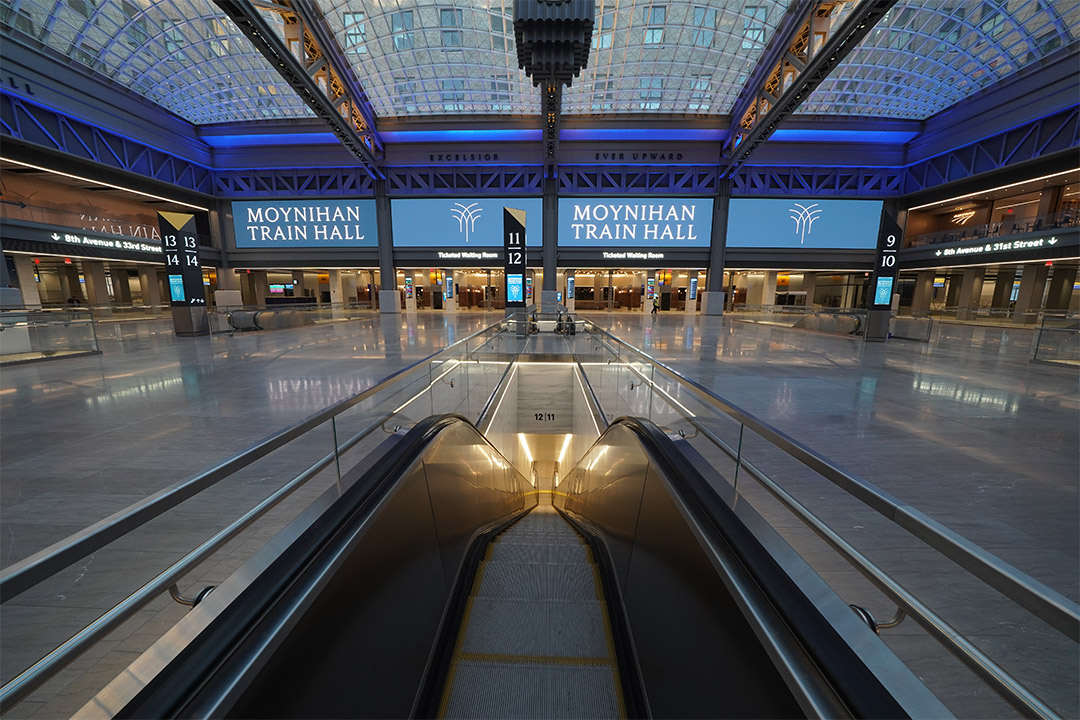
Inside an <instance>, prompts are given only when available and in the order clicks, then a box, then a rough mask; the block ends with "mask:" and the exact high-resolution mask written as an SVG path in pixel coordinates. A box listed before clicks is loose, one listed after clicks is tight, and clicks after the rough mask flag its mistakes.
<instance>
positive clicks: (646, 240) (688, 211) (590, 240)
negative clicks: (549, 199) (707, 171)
mask: <svg viewBox="0 0 1080 720" xmlns="http://www.w3.org/2000/svg"><path fill="white" fill-rule="evenodd" d="M712 210H713V201H712V198H627V197H618V198H560V199H559V245H560V246H561V247H620V248H629V247H634V248H640V247H708V246H709V237H710V233H711V232H712Z"/></svg>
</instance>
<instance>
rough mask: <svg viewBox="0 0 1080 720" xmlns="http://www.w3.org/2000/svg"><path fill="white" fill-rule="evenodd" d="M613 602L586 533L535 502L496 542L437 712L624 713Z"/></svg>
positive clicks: (484, 566) (472, 601)
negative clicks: (609, 604) (610, 612)
mask: <svg viewBox="0 0 1080 720" xmlns="http://www.w3.org/2000/svg"><path fill="white" fill-rule="evenodd" d="M617 675H618V669H617V667H616V664H615V660H614V649H613V646H612V640H611V632H610V629H609V626H608V618H607V608H606V606H605V605H604V602H603V590H602V588H601V585H600V579H599V577H598V575H597V571H596V566H595V564H594V563H593V561H592V555H591V553H590V551H589V549H588V546H587V545H586V544H585V542H584V540H583V539H582V538H581V536H579V535H578V534H577V532H576V531H575V530H574V529H573V528H572V527H571V526H570V525H569V523H567V522H566V521H565V520H563V519H562V517H561V516H560V515H558V514H557V513H556V512H555V511H554V509H552V508H551V507H550V506H546V507H545V506H542V505H541V506H537V508H535V509H534V510H533V512H531V513H529V514H528V515H526V516H525V517H524V518H522V519H521V520H519V521H518V522H517V523H515V524H514V525H512V526H511V527H510V528H509V529H507V530H506V531H505V532H503V533H502V534H501V535H500V536H499V537H498V538H496V539H495V541H494V542H493V543H492V544H491V545H490V546H489V548H488V552H487V555H486V557H485V559H484V561H483V562H482V563H481V564H480V567H479V569H478V570H477V574H476V578H475V579H474V581H473V586H472V592H471V593H470V596H469V600H468V605H467V607H466V610H465V615H464V617H463V619H462V624H461V630H460V632H459V635H458V640H457V645H456V648H455V652H454V658H453V660H452V663H451V668H450V673H449V677H447V680H446V686H445V689H444V693H443V700H442V707H441V708H440V712H439V716H440V717H451V718H458V717H469V718H489V717H490V718H495V717H500V718H501V717H512V718H523V717H545V718H546V717H550V718H609V717H620V716H621V715H622V709H623V705H622V702H621V698H620V696H619V680H618V677H617Z"/></svg>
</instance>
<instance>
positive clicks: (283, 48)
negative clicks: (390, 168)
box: [214, 0, 384, 178]
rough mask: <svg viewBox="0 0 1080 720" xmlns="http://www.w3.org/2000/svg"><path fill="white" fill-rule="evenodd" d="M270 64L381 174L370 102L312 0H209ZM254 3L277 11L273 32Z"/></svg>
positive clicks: (374, 174)
mask: <svg viewBox="0 0 1080 720" xmlns="http://www.w3.org/2000/svg"><path fill="white" fill-rule="evenodd" d="M214 2H215V4H216V5H217V6H218V7H219V8H221V10H222V11H223V12H224V13H225V14H226V15H228V16H229V18H230V19H231V20H232V21H233V22H234V23H236V26H237V27H238V28H240V30H241V32H243V33H244V35H245V36H247V38H248V39H249V40H250V41H251V42H252V44H253V45H255V47H256V48H258V50H259V52H261V53H262V54H263V56H265V57H266V59H267V60H269V61H270V65H271V66H272V67H273V68H274V69H275V70H276V71H277V72H278V73H279V74H280V75H281V77H282V78H284V79H285V81H286V82H287V83H289V85H290V87H292V88H293V90H295V91H296V93H297V94H298V95H299V96H300V97H301V98H302V99H303V101H304V102H305V103H307V105H308V107H310V108H311V109H312V110H313V111H314V112H315V114H316V115H317V116H318V117H319V118H320V119H321V120H322V121H323V122H325V123H326V125H327V126H328V127H329V128H330V130H331V131H332V132H333V133H334V135H336V136H337V138H338V140H340V141H341V143H342V144H343V145H344V146H345V147H346V149H348V150H349V151H350V152H351V153H352V154H353V156H354V157H356V159H357V160H359V161H360V163H361V165H362V166H363V167H364V169H365V170H366V171H367V172H368V173H369V174H370V175H371V176H372V177H375V178H383V177H384V174H383V172H382V170H381V169H380V168H379V166H380V164H381V161H382V155H383V146H382V141H381V140H380V139H379V135H378V132H377V131H376V129H375V115H374V113H373V112H372V111H371V103H370V101H369V100H368V97H367V95H366V94H365V93H364V91H363V89H362V88H361V87H360V84H359V82H357V80H356V78H355V77H354V76H353V74H352V70H351V69H350V67H349V64H348V63H347V62H346V61H345V60H344V56H343V54H342V53H341V50H340V49H339V48H338V47H337V44H336V42H335V40H334V38H333V34H332V33H331V32H330V30H329V28H328V27H327V26H326V22H325V20H324V19H323V18H322V14H321V13H320V12H319V10H318V7H317V6H316V5H315V3H311V2H306V1H304V0H262V1H261V2H258V3H257V4H256V3H249V2H245V1H244V0H214ZM259 8H262V9H263V10H267V11H271V12H275V13H277V14H279V15H280V16H281V18H282V20H283V22H284V28H285V33H284V34H285V37H284V39H283V38H281V37H279V36H278V34H277V33H276V32H275V31H274V29H273V28H272V27H271V26H270V24H269V23H268V22H267V21H266V19H265V18H264V17H263V16H262V15H261V14H260V12H259Z"/></svg>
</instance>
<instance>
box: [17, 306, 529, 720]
mask: <svg viewBox="0 0 1080 720" xmlns="http://www.w3.org/2000/svg"><path fill="white" fill-rule="evenodd" d="M5 332H6V330H5ZM505 334H506V333H505V332H504V331H503V330H502V328H501V327H500V326H499V325H496V326H492V327H491V328H488V329H487V330H485V331H482V332H480V333H478V334H477V335H476V336H473V337H470V338H468V339H466V340H464V341H461V342H459V343H457V344H455V345H453V346H451V347H449V348H447V349H446V350H444V351H442V352H440V353H437V354H436V355H435V356H433V357H432V358H429V359H428V360H426V361H424V362H422V363H420V364H418V365H415V366H412V367H410V368H407V369H405V370H403V371H401V372H399V373H398V374H396V375H395V376H392V377H391V378H390V379H388V380H386V381H384V382H383V383H380V384H378V385H376V386H374V387H372V388H369V389H362V392H360V393H358V394H356V395H354V396H352V397H350V398H347V399H346V400H343V401H341V402H339V403H338V404H337V405H335V406H332V407H330V408H328V409H326V410H324V411H321V412H320V413H317V414H316V415H314V416H312V417H310V418H308V419H307V420H305V421H302V422H300V423H297V424H296V425H294V426H293V427H292V428H289V429H286V430H283V431H281V432H279V433H277V434H275V435H274V436H272V437H271V438H268V439H267V440H265V441H263V442H262V443H260V444H259V445H256V446H254V447H253V448H250V449H249V450H247V451H245V452H244V453H241V454H238V455H236V456H233V457H232V458H230V459H229V460H228V461H224V462H223V463H222V464H221V465H219V466H217V467H215V468H211V469H208V470H207V471H204V472H202V473H200V474H198V475H196V476H192V477H191V478H188V479H186V480H185V481H183V482H181V483H178V484H177V485H175V486H173V487H172V488H170V489H168V490H166V491H160V492H157V493H156V494H155V495H152V496H151V497H149V498H146V497H139V496H138V495H133V496H116V498H115V499H116V504H115V506H108V507H106V506H102V507H99V508H87V511H86V517H85V520H86V522H87V523H88V524H89V523H94V522H96V521H98V520H101V519H104V518H105V517H106V516H109V515H110V514H111V513H117V515H116V516H114V517H113V520H112V521H111V525H112V526H114V527H116V528H118V533H119V534H122V537H119V538H118V539H117V538H112V539H110V538H111V537H112V536H111V535H110V537H104V536H102V535H100V534H95V532H94V530H92V529H88V530H86V531H78V532H76V531H77V530H78V529H77V528H56V529H55V530H56V532H55V535H56V537H55V538H54V539H52V540H48V539H47V540H46V541H45V542H57V543H62V545H63V546H66V547H73V548H78V554H77V555H76V557H81V559H77V560H75V561H74V562H73V563H70V564H69V561H66V560H63V559H62V558H59V557H58V556H55V555H52V554H51V552H49V551H47V552H45V553H43V555H51V556H52V557H54V558H55V559H53V560H46V561H44V564H43V565H42V566H41V567H40V568H38V567H36V566H32V565H31V566H27V565H25V564H24V563H20V562H19V561H20V559H19V558H11V559H10V560H11V561H13V563H14V565H11V566H9V567H8V569H7V573H6V574H5V576H4V580H5V582H7V583H9V584H7V585H5V588H4V589H5V602H4V605H3V612H4V617H5V628H6V629H5V632H4V633H3V634H2V636H0V679H2V681H3V682H4V683H5V687H4V689H3V692H2V693H0V698H2V702H3V706H4V708H5V709H4V712H5V715H7V714H8V709H9V708H10V707H11V706H12V705H13V704H15V708H16V709H15V711H14V712H15V715H12V717H14V716H16V715H17V714H18V713H19V712H20V710H19V708H20V707H25V708H30V709H32V710H36V709H37V708H40V707H47V708H48V710H47V714H48V715H50V716H52V715H57V716H59V715H64V714H71V713H72V712H74V711H75V710H77V709H78V708H79V707H80V706H81V705H82V704H83V703H84V702H85V701H86V700H88V699H89V698H90V697H91V696H92V695H93V694H94V693H95V692H97V690H99V689H100V686H101V684H103V683H104V682H107V681H108V680H109V679H111V678H112V677H113V676H115V674H116V673H117V672H119V671H120V670H122V669H123V668H124V667H126V665H127V664H128V663H130V662H131V660H132V659H133V658H134V654H135V653H140V652H142V651H143V650H144V649H146V648H147V647H149V646H150V644H151V643H153V642H154V641H155V640H156V639H157V638H158V637H160V635H161V634H163V633H164V632H165V631H167V630H168V628H169V627H171V626H172V624H173V623H174V622H175V621H176V620H177V619H178V618H179V617H181V616H182V615H183V613H184V612H186V609H185V607H184V606H183V605H181V604H178V603H176V602H174V601H173V600H171V599H169V597H168V594H167V590H168V586H169V585H170V584H171V583H172V582H173V581H174V580H175V581H178V584H179V592H180V594H181V595H183V596H187V597H188V598H190V597H193V596H195V595H197V594H198V592H199V591H200V590H201V589H202V588H204V587H207V586H209V585H213V584H216V583H219V582H221V581H222V580H223V579H224V578H225V577H227V576H228V575H229V574H231V573H232V572H233V571H234V570H235V569H236V568H238V567H240V565H242V564H243V563H244V562H246V561H247V559H249V558H250V557H251V556H252V554H253V553H254V552H256V551H258V550H259V549H260V548H262V547H263V546H265V544H266V543H267V542H268V541H269V540H270V539H271V538H273V537H274V536H275V535H276V534H277V532H279V531H280V530H281V529H282V528H283V527H284V526H285V525H286V524H288V523H289V522H291V521H292V520H293V519H294V518H296V517H297V516H298V515H299V514H300V513H302V512H303V510H304V509H305V508H307V507H308V506H309V505H310V503H311V502H312V500H314V499H315V498H317V497H319V496H320V495H321V494H323V493H324V492H327V491H330V492H337V490H338V489H339V486H340V483H341V482H342V479H343V478H344V479H345V481H348V480H349V479H350V478H351V477H354V476H355V475H356V473H359V472H360V471H361V470H363V469H366V468H365V467H364V466H363V461H364V459H365V458H366V457H367V455H368V453H369V452H370V451H371V450H373V449H375V448H376V447H378V446H379V445H380V444H381V443H383V442H384V441H386V440H387V439H388V438H389V437H390V433H394V432H400V431H402V430H405V429H408V428H409V427H411V426H412V425H414V424H415V423H416V422H417V421H419V420H420V419H422V418H425V417H428V416H429V415H431V414H433V413H438V412H440V411H441V410H442V409H443V408H457V409H458V410H460V409H461V408H462V389H463V387H464V388H465V389H466V390H467V389H468V385H467V384H465V385H464V386H463V384H462V383H461V382H459V380H463V379H464V377H465V375H466V374H467V373H468V372H469V371H468V366H469V364H470V363H468V362H466V360H467V359H468V358H470V357H472V356H473V351H474V350H476V348H477V347H479V346H491V347H495V348H498V349H499V351H498V353H495V354H496V355H497V356H498V357H499V358H500V361H499V362H498V363H496V362H494V360H493V361H492V364H491V366H490V367H485V366H483V365H478V367H479V368H480V369H479V370H478V371H477V372H478V373H480V374H479V375H478V376H477V377H478V378H482V380H483V382H481V383H480V384H481V385H483V386H485V387H486V386H487V385H491V386H492V387H493V386H494V384H495V383H497V382H498V377H501V373H502V371H504V370H505V369H506V367H508V366H509V364H510V361H511V360H512V358H513V355H509V354H508V353H509V352H510V351H513V350H515V349H518V348H520V347H521V345H522V343H523V342H524V338H521V339H517V338H515V339H513V340H510V341H508V340H507V338H505V337H500V336H501V335H505ZM493 377H494V378H495V380H494V381H491V380H489V378H493ZM451 378H453V379H454V386H453V387H451V386H450V383H449V382H446V381H447V380H449V379H451ZM295 391H296V392H302V391H303V388H296V389H295ZM482 406H483V400H477V399H470V402H469V403H468V404H466V406H465V409H466V410H468V412H467V413H462V414H465V415H466V416H471V417H473V418H474V419H475V416H476V415H478V414H479V412H480V411H481V410H482ZM473 432H474V434H475V431H473ZM205 442H209V443H213V442H214V439H213V438H207V439H206V441H205ZM163 447H164V448H165V449H164V450H163V452H165V453H166V454H167V453H169V452H175V453H189V452H200V451H202V450H204V449H205V444H204V445H202V446H200V447H198V448H191V447H175V448H174V447H169V446H168V444H167V443H165V444H164V445H163ZM223 449H224V450H227V449H225V448H223ZM479 452H480V450H479V449H477V450H474V454H475V453H479ZM492 452H493V451H492ZM474 460H475V462H473V466H474V467H477V468H479V467H482V468H484V471H483V473H484V474H477V475H476V478H475V482H478V483H482V484H484V486H485V487H487V488H488V492H489V493H491V496H492V497H498V498H502V497H503V496H504V495H505V494H506V493H511V492H517V491H518V490H520V489H521V484H520V480H519V479H518V478H516V477H515V476H514V475H513V472H512V469H508V467H506V466H505V463H504V462H503V463H502V464H499V463H495V464H492V462H489V460H488V459H487V458H484V459H483V460H484V461H483V462H482V463H481V462H480V460H479V459H476V458H474ZM162 462H168V458H167V457H166V456H163V457H162ZM147 473H148V478H149V476H152V475H153V470H152V469H147ZM127 482H128V483H129V484H132V485H133V486H134V487H138V485H139V480H138V478H137V477H134V478H128V480H127ZM145 485H146V487H147V492H148V493H151V492H155V490H156V488H158V487H159V485H158V483H157V482H154V481H153V480H152V479H147V481H146V483H145ZM519 494H520V493H519ZM132 503H134V504H132ZM42 516H43V517H47V516H48V513H47V512H44V511H43V513H42ZM68 533H74V534H73V535H70V536H69V537H66V538H65V535H67V534H68ZM57 547H59V545H58V546H54V548H53V550H55V549H56V548H57ZM20 565H22V567H20ZM12 570H16V571H18V572H23V573H29V574H24V575H23V576H22V577H32V578H34V580H32V581H31V586H30V587H29V589H26V590H25V591H23V592H22V593H21V594H17V591H15V590H14V584H11V582H10V581H11V578H12V575H13V573H12ZM39 577H40V578H42V579H40V580H38V579H37V578H39ZM20 582H21V581H20ZM35 583H36V584H35ZM144 583H145V584H146V585H144ZM140 586H143V587H142V588H141V589H140ZM13 594H14V596H12V595H13ZM118 603H123V604H121V605H118ZM102 613H105V616H102ZM103 617H104V619H102V618H103ZM9 619H10V620H11V622H10V625H9ZM88 624H91V625H89V626H88ZM86 627H90V628H91V629H90V630H88V631H86V630H84V628H86ZM8 630H10V632H9V631H8ZM77 632H82V633H83V635H82V639H81V640H78V641H77V642H76V645H77V648H76V649H74V650H71V651H70V652H69V651H68V650H65V651H63V652H62V653H61V654H60V655H61V656H62V657H56V656H54V659H51V660H47V661H42V660H41V658H44V657H45V656H46V654H48V653H50V652H51V651H52V650H53V649H54V648H56V647H57V646H59V645H60V644H61V643H65V642H68V641H69V639H70V638H72V637H73V636H74V635H75V633H77ZM83 653H85V655H83ZM73 658H78V659H74V660H73ZM68 662H71V663H72V664H71V665H70V666H68V667H66V669H65V665H66V664H67V663H68ZM34 663H37V665H36V667H35V668H34V669H33V670H32V673H33V675H34V678H32V679H31V678H27V677H24V678H22V679H20V680H19V681H17V682H16V683H10V681H11V680H12V679H13V678H15V677H16V676H17V675H19V674H20V673H22V672H23V671H24V670H26V669H27V668H28V667H30V666H31V665H32V664H34ZM57 672H58V673H59V674H58V675H55V677H53V676H54V674H55V673H57ZM49 678H52V679H49ZM24 681H25V684H24ZM95 683H97V684H95ZM34 688H37V689H36V690H35V689H34ZM27 693H29V694H27ZM23 697H25V698H26V700H27V703H28V704H26V705H23V706H19V705H17V703H18V702H19V699H20V698H23Z"/></svg>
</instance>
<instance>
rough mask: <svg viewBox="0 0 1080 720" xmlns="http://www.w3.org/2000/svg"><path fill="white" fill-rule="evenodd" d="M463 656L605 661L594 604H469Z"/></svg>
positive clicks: (599, 609) (600, 614)
mask: <svg viewBox="0 0 1080 720" xmlns="http://www.w3.org/2000/svg"><path fill="white" fill-rule="evenodd" d="M468 613H469V614H468V618H467V622H468V625H467V626H466V628H465V637H464V639H463V641H462V643H461V646H460V652H461V653H464V654H492V655H525V656H530V657H551V658H556V657H563V658H565V657H589V658H599V659H602V660H607V659H609V658H610V652H609V648H608V636H607V627H606V626H605V623H604V608H603V605H601V604H600V603H599V602H596V601H593V602H588V603H584V602H582V603H567V602H517V601H512V600H493V599H486V598H479V597H478V598H473V600H472V602H471V603H470V607H469V610H468Z"/></svg>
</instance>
